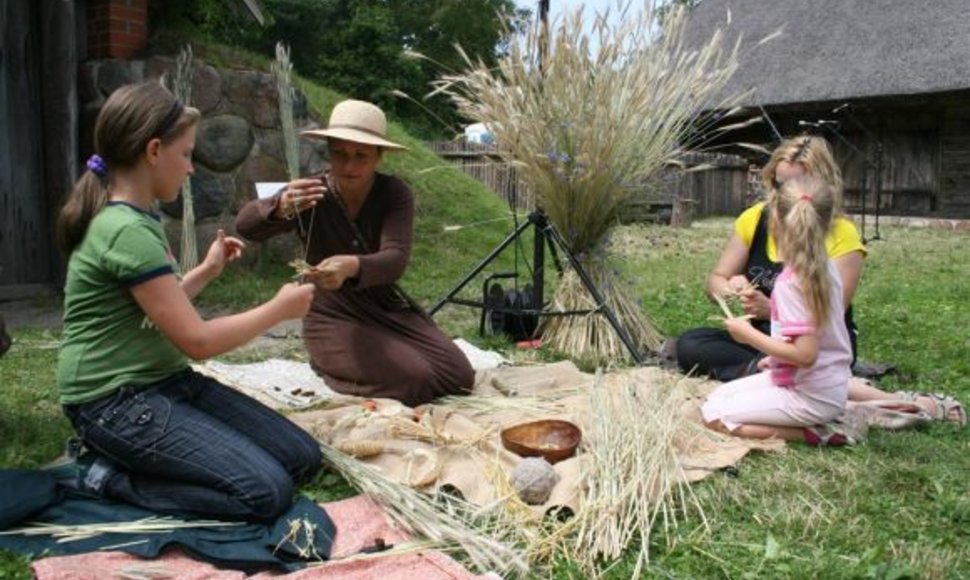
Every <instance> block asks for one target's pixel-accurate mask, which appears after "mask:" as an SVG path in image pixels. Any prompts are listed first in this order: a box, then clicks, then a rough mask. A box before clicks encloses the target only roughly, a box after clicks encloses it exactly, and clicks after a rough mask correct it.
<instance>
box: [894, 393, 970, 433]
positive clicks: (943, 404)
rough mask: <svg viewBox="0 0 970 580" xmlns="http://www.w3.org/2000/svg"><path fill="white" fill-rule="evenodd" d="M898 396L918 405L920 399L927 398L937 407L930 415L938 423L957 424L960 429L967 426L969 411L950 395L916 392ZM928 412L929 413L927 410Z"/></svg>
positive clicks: (898, 394)
mask: <svg viewBox="0 0 970 580" xmlns="http://www.w3.org/2000/svg"><path fill="white" fill-rule="evenodd" d="M896 395H897V396H899V397H900V398H902V399H903V400H906V401H912V402H914V403H917V404H918V400H919V398H920V397H925V398H927V399H930V400H931V401H933V403H934V406H935V411H933V412H930V415H931V416H932V417H933V418H934V419H935V420H937V421H947V422H950V423H956V424H957V425H959V426H960V427H965V426H966V424H967V411H966V409H964V408H963V405H962V404H961V403H960V401H958V400H956V399H954V398H953V397H951V396H950V395H946V394H944V393H921V392H916V391H897V392H896ZM927 411H929V410H928V409H927Z"/></svg>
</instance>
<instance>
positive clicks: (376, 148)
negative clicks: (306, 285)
mask: <svg viewBox="0 0 970 580" xmlns="http://www.w3.org/2000/svg"><path fill="white" fill-rule="evenodd" d="M385 134H386V121H385V118H384V113H383V112H382V111H381V110H380V109H379V108H378V107H376V106H375V105H372V104H370V103H366V102H363V101H355V100H347V101H343V102H341V103H338V104H337V106H336V107H334V109H333V112H332V113H331V115H330V123H329V125H328V127H327V128H326V129H322V130H316V131H307V132H304V133H303V135H306V136H310V137H317V138H325V139H326V140H327V145H328V149H329V153H330V167H329V169H327V170H326V171H324V173H323V174H322V175H318V176H314V177H312V178H305V179H295V180H293V181H291V182H290V183H288V184H287V186H286V188H285V189H283V190H282V191H280V192H279V193H277V194H276V195H275V196H273V197H270V198H266V199H257V200H254V201H251V202H249V203H248V204H246V205H245V206H244V207H243V208H242V210H241V211H240V212H239V214H238V216H237V217H236V229H237V231H238V232H239V234H241V235H242V236H244V237H246V238H248V239H251V240H254V241H263V240H266V239H268V238H270V237H271V236H274V235H276V234H280V233H283V232H291V231H295V232H297V234H298V235H299V236H300V239H301V241H302V242H303V244H304V247H306V248H307V262H308V263H309V264H311V265H314V267H313V268H312V269H311V270H310V272H309V273H308V277H309V279H311V280H312V281H313V282H314V283H315V284H316V287H317V290H316V293H315V296H314V299H313V305H312V306H311V308H310V312H309V313H308V314H307V316H306V318H304V319H303V341H304V343H305V344H306V348H307V351H308V352H309V354H310V361H311V366H312V367H313V369H314V371H316V373H317V374H319V375H320V376H321V377H323V378H324V379H325V380H326V381H327V384H328V385H329V386H330V387H331V388H333V389H334V390H335V391H338V392H341V393H346V394H350V395H359V396H364V397H387V398H392V399H397V400H399V401H401V402H403V403H405V404H407V405H411V406H415V405H420V404H422V403H427V402H429V401H431V400H433V399H435V398H436V397H440V396H444V395H452V394H464V393H467V392H468V391H469V390H470V389H471V387H472V383H473V381H474V372H473V371H472V368H471V365H470V364H469V363H468V360H467V358H466V357H465V355H464V354H463V353H462V352H461V351H460V350H459V349H458V348H457V347H456V346H455V344H454V343H453V342H452V341H451V340H450V339H449V338H448V337H447V336H445V335H444V333H443V332H442V331H441V330H440V329H439V328H438V327H437V326H435V324H434V322H433V321H432V320H431V318H430V317H429V316H428V315H427V314H425V313H424V311H423V310H422V309H421V308H420V307H419V306H417V305H416V304H414V302H413V301H412V300H410V298H408V296H407V295H406V294H405V293H404V292H403V291H401V290H400V288H398V287H397V285H396V284H395V282H396V281H397V280H398V279H400V278H401V276H402V275H403V274H404V270H405V268H406V267H407V264H408V259H409V257H410V253H411V234H412V225H413V222H414V197H413V195H412V194H411V190H410V189H409V188H408V186H407V184H405V183H404V182H403V181H401V180H400V179H398V178H397V177H394V176H391V175H387V174H384V173H378V172H377V166H378V164H379V163H380V161H381V158H382V156H383V153H384V151H396V150H401V149H404V147H402V146H401V145H398V144H397V143H393V142H391V141H388V140H387V139H386V138H385Z"/></svg>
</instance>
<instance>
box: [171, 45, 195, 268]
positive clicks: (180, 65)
mask: <svg viewBox="0 0 970 580" xmlns="http://www.w3.org/2000/svg"><path fill="white" fill-rule="evenodd" d="M173 84H174V86H173V87H172V92H173V93H174V94H175V97H176V98H177V99H178V100H179V101H181V102H182V104H183V105H186V106H188V105H189V104H190V103H191V102H192V45H191V44H187V45H185V48H183V49H182V51H181V52H180V53H179V56H178V59H176V61H175V79H174V83H173ZM180 262H181V263H180V264H179V266H180V267H181V268H182V272H183V273H184V272H188V271H190V270H192V269H193V268H195V267H196V266H198V265H199V250H198V241H197V239H196V233H195V205H194V202H193V200H192V180H191V179H186V180H185V183H183V184H182V251H181V256H180Z"/></svg>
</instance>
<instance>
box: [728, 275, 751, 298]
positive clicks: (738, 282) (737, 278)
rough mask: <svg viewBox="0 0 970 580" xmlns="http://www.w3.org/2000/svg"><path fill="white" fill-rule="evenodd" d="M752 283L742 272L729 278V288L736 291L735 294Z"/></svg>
mask: <svg viewBox="0 0 970 580" xmlns="http://www.w3.org/2000/svg"><path fill="white" fill-rule="evenodd" d="M750 285H751V284H749V283H748V279H747V278H745V277H744V276H742V275H740V274H736V275H734V276H731V277H730V278H728V281H727V287H728V290H730V291H731V292H734V293H735V294H737V293H739V292H741V291H742V290H744V289H745V288H747V287H748V286H750Z"/></svg>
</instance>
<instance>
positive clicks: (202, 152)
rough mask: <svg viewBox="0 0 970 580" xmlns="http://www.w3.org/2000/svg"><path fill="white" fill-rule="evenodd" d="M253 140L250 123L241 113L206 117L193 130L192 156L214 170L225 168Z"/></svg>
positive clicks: (245, 153)
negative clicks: (196, 130)
mask: <svg viewBox="0 0 970 580" xmlns="http://www.w3.org/2000/svg"><path fill="white" fill-rule="evenodd" d="M254 140H255V137H254V136H253V130H252V127H250V126H249V123H248V122H247V121H246V119H243V118H242V117H237V116H236V115H216V116H215V117H207V118H205V119H203V120H202V122H201V123H199V130H198V132H197V133H196V138H195V158H196V159H197V160H198V161H200V162H202V163H203V164H204V165H205V166H206V167H210V168H212V169H214V170H216V171H229V170H230V169H233V168H235V167H236V166H237V165H239V164H240V163H242V162H243V160H245V159H246V157H248V156H249V151H250V150H251V149H252V148H253V142H254Z"/></svg>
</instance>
